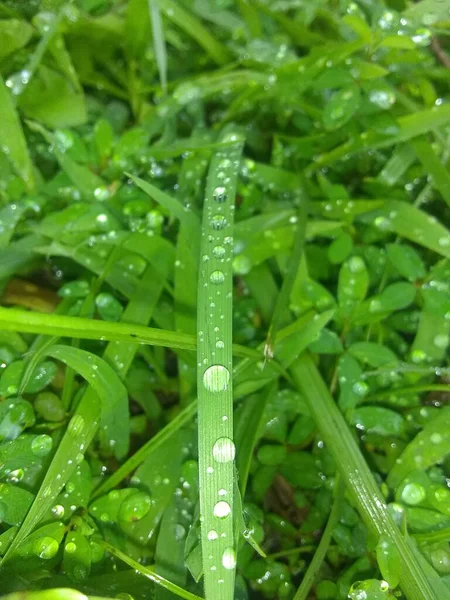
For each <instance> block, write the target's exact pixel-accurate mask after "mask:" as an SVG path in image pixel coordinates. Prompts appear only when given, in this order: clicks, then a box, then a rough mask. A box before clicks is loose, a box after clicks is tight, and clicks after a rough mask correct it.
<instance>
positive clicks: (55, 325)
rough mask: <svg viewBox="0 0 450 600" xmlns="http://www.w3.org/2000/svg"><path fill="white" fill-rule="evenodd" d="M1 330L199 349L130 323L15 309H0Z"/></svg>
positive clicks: (191, 341) (253, 354) (183, 338)
mask: <svg viewBox="0 0 450 600" xmlns="http://www.w3.org/2000/svg"><path fill="white" fill-rule="evenodd" d="M0 326H1V328H2V329H3V330H4V331H22V332H23V333H36V334H45V335H56V336H58V337H72V338H76V339H83V340H107V341H114V342H127V343H133V344H149V345H151V346H162V347H164V348H178V349H180V350H191V351H194V350H196V348H197V342H196V339H195V337H194V336H192V335H189V334H187V333H178V332H176V331H168V330H164V329H155V328H153V327H144V326H142V325H132V324H128V323H111V322H104V321H95V320H93V319H84V318H82V317H68V316H62V315H55V314H51V315H47V314H42V313H38V312H32V311H27V312H25V311H23V310H17V309H14V308H3V307H0ZM232 349H233V354H234V355H235V356H241V357H248V358H252V359H258V358H260V354H259V353H258V352H257V351H255V350H252V349H251V348H246V347H245V346H241V345H239V344H233V346H232Z"/></svg>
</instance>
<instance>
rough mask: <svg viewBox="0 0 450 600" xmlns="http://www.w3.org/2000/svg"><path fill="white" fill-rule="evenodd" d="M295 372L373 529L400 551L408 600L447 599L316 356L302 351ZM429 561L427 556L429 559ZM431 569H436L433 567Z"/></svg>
mask: <svg viewBox="0 0 450 600" xmlns="http://www.w3.org/2000/svg"><path fill="white" fill-rule="evenodd" d="M291 374H292V377H293V379H294V381H295V383H296V385H297V387H298V388H299V390H300V391H301V392H302V393H303V394H304V396H305V398H306V400H307V401H308V405H309V408H310V411H311V414H312V415H313V417H314V419H315V421H316V423H317V426H318V428H319V430H320V431H321V433H322V435H323V438H324V441H325V443H326V444H327V446H328V448H329V449H330V452H331V454H332V455H333V457H334V459H335V461H336V465H337V466H338V468H339V471H340V474H341V477H342V480H343V482H344V483H345V484H346V487H347V490H348V492H349V494H350V496H351V498H352V501H353V502H354V504H355V506H356V507H357V508H358V510H359V512H360V514H361V517H362V519H363V521H364V523H365V524H366V526H367V527H368V529H369V531H371V532H372V533H373V535H375V536H376V537H378V536H380V535H386V536H387V537H388V538H389V539H390V540H391V541H392V543H393V544H394V545H395V546H396V548H397V551H398V554H399V555H400V556H401V572H400V586H401V588H402V591H403V593H404V594H405V596H406V598H407V599H408V600H424V598H427V600H438V599H439V600H442V599H443V598H445V599H446V600H447V599H448V598H450V590H448V588H447V590H446V591H444V588H445V586H439V590H438V589H436V588H437V584H436V585H434V584H433V583H432V580H431V579H430V577H429V574H428V573H426V572H425V569H424V566H423V564H422V561H421V560H420V559H419V558H418V556H417V550H415V548H414V546H413V543H412V542H411V541H410V540H409V538H408V539H405V538H404V537H403V535H402V534H401V533H400V531H399V529H398V527H397V525H396V524H395V523H394V521H393V519H392V517H391V515H390V513H389V512H388V511H387V507H386V503H385V501H384V498H383V496H382V495H381V493H380V490H379V489H378V486H377V484H376V482H375V479H374V478H373V475H372V473H371V472H370V469H369V467H368V465H367V463H366V461H365V460H364V457H363V455H362V454H361V451H360V449H359V447H358V445H357V443H356V441H355V439H354V437H353V436H352V434H351V432H350V430H349V428H348V426H347V423H346V421H345V419H344V417H343V415H342V413H341V412H340V410H339V409H338V407H337V406H336V404H335V402H334V401H333V398H332V397H331V394H330V392H329V391H328V388H327V386H326V385H325V383H324V381H323V379H322V377H321V375H320V373H319V371H318V370H317V367H316V366H315V364H314V362H313V360H312V358H311V357H310V356H308V355H305V354H303V355H302V356H300V357H299V358H298V359H297V361H296V363H295V364H294V365H293V366H292V367H291ZM425 562H426V561H425ZM430 569H431V571H433V569H432V568H431V567H430Z"/></svg>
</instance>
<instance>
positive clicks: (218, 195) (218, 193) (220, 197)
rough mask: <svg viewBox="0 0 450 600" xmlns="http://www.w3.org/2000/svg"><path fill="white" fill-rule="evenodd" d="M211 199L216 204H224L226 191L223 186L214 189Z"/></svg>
mask: <svg viewBox="0 0 450 600" xmlns="http://www.w3.org/2000/svg"><path fill="white" fill-rule="evenodd" d="M213 198H214V200H215V201H216V202H219V203H222V202H225V201H226V199H227V190H226V189H225V188H224V187H223V186H219V187H216V189H215V190H214V191H213Z"/></svg>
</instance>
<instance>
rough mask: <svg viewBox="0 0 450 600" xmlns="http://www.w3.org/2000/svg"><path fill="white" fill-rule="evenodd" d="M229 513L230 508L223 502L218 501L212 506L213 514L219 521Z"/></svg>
mask: <svg viewBox="0 0 450 600" xmlns="http://www.w3.org/2000/svg"><path fill="white" fill-rule="evenodd" d="M230 513H231V506H230V505H229V504H228V502H225V500H220V501H219V502H216V504H215V505H214V510H213V514H214V516H215V517H218V518H219V519H225V517H228V515H229V514H230Z"/></svg>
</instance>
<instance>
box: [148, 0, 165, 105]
mask: <svg viewBox="0 0 450 600" xmlns="http://www.w3.org/2000/svg"><path fill="white" fill-rule="evenodd" d="M149 4H150V16H151V22H152V33H153V49H154V52H155V57H156V64H157V65H158V71H159V80H160V82H161V87H162V90H163V93H164V94H165V93H166V92H167V50H166V42H165V40H164V28H163V23H162V19H161V12H160V8H159V4H158V0H149Z"/></svg>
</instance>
